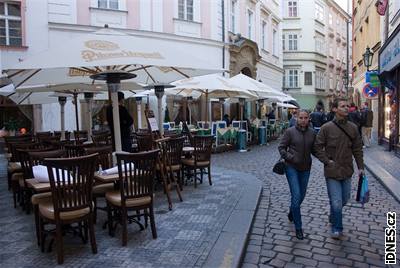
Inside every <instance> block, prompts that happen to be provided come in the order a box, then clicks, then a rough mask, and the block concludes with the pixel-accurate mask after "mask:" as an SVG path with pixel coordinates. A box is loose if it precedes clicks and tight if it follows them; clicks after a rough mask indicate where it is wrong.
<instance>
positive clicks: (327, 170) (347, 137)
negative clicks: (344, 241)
mask: <svg viewBox="0 0 400 268" xmlns="http://www.w3.org/2000/svg"><path fill="white" fill-rule="evenodd" d="M332 110H333V111H334V112H335V118H334V119H333V120H332V121H330V122H328V123H326V124H325V125H323V126H322V127H321V130H320V132H319V133H318V135H317V138H316V140H315V144H314V151H315V155H316V157H317V158H318V159H319V160H320V161H321V162H322V163H323V164H324V176H325V180H326V186H327V189H328V196H329V202H330V216H329V221H330V222H331V224H332V235H331V236H332V238H335V239H339V238H340V236H341V235H342V233H343V223H342V218H343V214H342V210H343V207H344V206H345V205H346V203H347V201H348V200H349V198H350V191H351V177H352V176H353V173H354V169H353V156H354V159H355V161H356V164H357V167H358V172H359V175H361V174H364V160H363V151H362V141H361V136H360V135H359V133H358V127H357V126H356V125H355V124H354V123H352V122H350V121H349V120H348V114H349V104H348V101H347V100H346V99H342V98H340V99H335V100H334V102H333V104H332Z"/></svg>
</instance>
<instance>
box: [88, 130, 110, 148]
mask: <svg viewBox="0 0 400 268" xmlns="http://www.w3.org/2000/svg"><path fill="white" fill-rule="evenodd" d="M92 141H93V143H94V145H95V146H105V145H112V139H111V133H110V132H108V131H107V132H102V133H98V134H93V135H92Z"/></svg>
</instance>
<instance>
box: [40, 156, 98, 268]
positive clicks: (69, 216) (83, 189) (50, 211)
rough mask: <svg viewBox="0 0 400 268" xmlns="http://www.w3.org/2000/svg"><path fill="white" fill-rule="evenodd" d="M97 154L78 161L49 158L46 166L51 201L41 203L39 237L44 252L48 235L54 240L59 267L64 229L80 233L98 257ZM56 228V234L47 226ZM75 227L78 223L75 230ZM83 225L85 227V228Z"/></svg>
mask: <svg viewBox="0 0 400 268" xmlns="http://www.w3.org/2000/svg"><path fill="white" fill-rule="evenodd" d="M96 157H97V155H96V154H93V155H87V156H81V157H76V158H58V159H56V158H48V159H46V160H45V161H44V163H45V165H46V166H47V170H48V175H49V180H50V186H51V187H50V188H51V195H52V198H51V201H49V200H48V201H47V202H41V203H39V205H38V206H39V209H38V210H39V233H40V245H41V247H42V251H43V250H44V248H45V239H46V235H48V234H52V235H53V236H55V242H56V247H57V261H58V264H62V263H63V262H64V245H63V244H64V241H63V234H64V233H65V231H66V230H65V229H64V227H65V226H69V227H70V228H75V229H78V231H79V232H78V233H79V234H81V235H82V240H83V242H86V241H87V239H88V237H87V236H88V235H87V234H88V232H89V237H90V243H91V247H92V252H93V253H94V254H96V253H97V245H96V239H95V234H94V224H93V211H94V208H93V202H92V185H93V176H94V171H95V163H96ZM47 223H50V224H54V225H55V232H54V231H53V230H50V229H46V228H45V224H47ZM72 223H79V224H78V226H77V227H72V225H71V224H72ZM82 223H83V224H82Z"/></svg>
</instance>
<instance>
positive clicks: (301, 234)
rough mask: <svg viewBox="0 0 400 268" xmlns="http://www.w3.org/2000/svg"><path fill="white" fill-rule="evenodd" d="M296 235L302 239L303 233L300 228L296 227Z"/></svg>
mask: <svg viewBox="0 0 400 268" xmlns="http://www.w3.org/2000/svg"><path fill="white" fill-rule="evenodd" d="M296 237H297V239H299V240H303V239H304V235H303V230H302V229H298V230H297V229H296Z"/></svg>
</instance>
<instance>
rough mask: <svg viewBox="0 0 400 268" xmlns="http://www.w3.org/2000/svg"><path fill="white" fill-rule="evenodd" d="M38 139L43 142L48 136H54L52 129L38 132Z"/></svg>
mask: <svg viewBox="0 0 400 268" xmlns="http://www.w3.org/2000/svg"><path fill="white" fill-rule="evenodd" d="M35 136H36V141H37V142H41V141H42V140H45V139H46V138H50V137H51V136H52V134H51V131H42V132H36V135H35Z"/></svg>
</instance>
